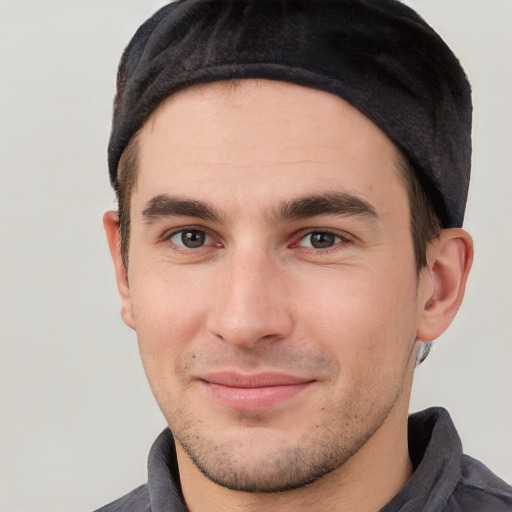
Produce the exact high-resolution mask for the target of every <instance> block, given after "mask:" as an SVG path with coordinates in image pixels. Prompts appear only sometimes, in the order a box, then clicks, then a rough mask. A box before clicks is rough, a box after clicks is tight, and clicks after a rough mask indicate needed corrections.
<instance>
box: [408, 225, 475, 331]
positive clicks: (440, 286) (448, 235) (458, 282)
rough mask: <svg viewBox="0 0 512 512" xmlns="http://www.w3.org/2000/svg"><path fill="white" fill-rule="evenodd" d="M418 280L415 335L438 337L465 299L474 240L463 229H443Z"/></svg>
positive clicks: (431, 247) (431, 248) (432, 245)
mask: <svg viewBox="0 0 512 512" xmlns="http://www.w3.org/2000/svg"><path fill="white" fill-rule="evenodd" d="M427 262H428V263H427V264H428V268H425V269H424V270H423V271H422V273H423V275H422V276H421V281H420V300H421V303H420V307H421V310H420V312H419V313H420V318H419V322H418V329H417V332H416V336H417V338H418V339H419V340H422V341H432V340H434V339H436V338H437V337H439V336H440V335H441V334H442V333H443V332H444V331H445V330H446V329H447V328H448V326H449V325H450V324H451V322H452V320H453V319H454V317H455V315H456V314H457V311H458V310H459V307H460V305H461V303H462V299H463V297H464V291H465V289H466V281H467V278H468V274H469V271H470V269H471V264H472V262H473V240H472V238H471V236H470V235H469V233H467V232H466V231H464V230H463V229H458V228H455V229H445V230H442V231H441V234H440V236H439V238H438V239H436V240H435V241H434V242H432V244H431V246H430V247H429V251H428V256H427Z"/></svg>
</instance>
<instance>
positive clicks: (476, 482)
mask: <svg viewBox="0 0 512 512" xmlns="http://www.w3.org/2000/svg"><path fill="white" fill-rule="evenodd" d="M460 469H461V476H460V479H459V481H458V482H457V485H456V487H455V489H454V491H453V493H452V495H451V496H450V499H449V502H448V510H451V509H452V508H453V510H468V511H471V510H475V511H479V512H487V511H488V512H510V511H511V510H512V487H511V486H510V485H508V484H507V483H506V482H504V481H503V480H502V479H501V478H499V477H497V476H496V475H495V474H494V473H493V472H492V471H491V470H490V469H489V468H487V467H486V466H485V465H484V464H482V463H481V462H480V461H478V460H475V459H473V458H472V457H469V456H468V455H463V456H462V457H461V468H460Z"/></svg>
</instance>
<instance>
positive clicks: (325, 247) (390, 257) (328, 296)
mask: <svg viewBox="0 0 512 512" xmlns="http://www.w3.org/2000/svg"><path fill="white" fill-rule="evenodd" d="M399 162H400V155H399V153H398V151H397V149H396V148H395V146H394V145H393V144H392V143H391V141H390V140H389V139H388V138H387V137H386V136H385V135H384V134H383V133H382V132H381V131H380V130H379V129H378V128H377V127H376V126H375V125H374V124H373V123H371V122H370V121H369V120H368V119H367V118H365V117H364V116H363V115H362V114H360V113H359V112H358V111H357V110H355V109H354V108H353V107H351V106H350V105H349V104H348V103H346V102H345V101H343V100H342V99H340V98H339V97H337V96H334V95H330V94H328V93H325V92H321V91H316V90H313V89H309V88H303V87H300V86H297V85H292V84H285V83H276V82H271V81H257V82H256V81H251V80H249V81H242V82H240V83H239V84H238V85H237V86H233V85H228V84H225V83H216V84H213V85H204V86H200V87H195V88H191V89H187V90H185V91H183V92H181V93H179V94H176V95H174V96H172V97H171V98H170V99H168V100H167V101H166V102H165V103H164V104H163V105H162V106H161V107H160V108H159V109H158V110H157V111H156V112H155V113H154V114H153V116H152V117H151V119H150V120H149V122H148V123H146V125H145V126H144V128H143V129H142V131H141V133H140V136H139V175H138V181H137V185H136V187H135V189H134V191H133V195H132V200H131V239H130V248H129V266H128V270H127V273H128V274H127V275H128V286H127V290H126V293H125V297H124V303H123V318H124V320H125V321H126V323H128V325H130V326H131V327H133V328H134V329H135V330H136V332H137V336H138V341H139V346H140V352H141V355H142V360H143V364H144V367H145V371H146V374H147V377H148V379H149V382H150V385H151V388H152V390H153V393H154V394H155V397H156V399H157V401H158V403H159V405H160V408H161V409H162V411H163V413H164V415H165V417H166V419H167V421H168V423H169V425H170V427H171V429H172V431H173V433H174V435H175V438H176V441H177V449H178V454H179V456H180V457H181V459H187V460H192V461H193V462H194V463H195V465H196V466H197V468H199V469H200V470H201V471H202V472H203V473H204V474H205V475H207V476H208V477H209V478H210V479H211V480H213V481H214V482H217V483H220V484H221V485H224V486H226V487H228V488H231V489H241V490H247V491H272V490H273V491H276V490H284V489H290V488H294V487H297V486H302V485H304V484H306V483H309V482H312V481H314V480H316V479H318V478H319V477H321V476H322V475H323V474H325V473H327V472H330V471H332V470H335V469H337V468H339V467H341V465H343V463H344V462H345V461H347V460H348V459H349V458H350V457H351V456H353V455H354V454H356V453H357V452H358V451H360V449H361V448H362V447H363V446H365V444H366V443H367V441H368V440H369V439H370V438H371V437H372V436H373V435H374V433H375V432H376V431H377V430H378V429H379V428H381V427H382V426H383V425H386V422H388V421H389V417H390V416H391V415H392V414H393V413H394V411H395V410H396V408H397V407H398V405H397V404H399V403H401V399H402V397H403V394H404V393H407V392H408V387H409V386H410V382H409V380H410V374H411V368H412V367H413V366H414V364H412V363H411V361H413V360H414V353H413V352H414V346H415V339H416V332H417V328H418V323H419V322H420V312H419V309H420V308H419V307H418V303H419V300H418V297H421V294H422V289H421V286H422V285H421V279H418V275H417V271H416V268H415V263H414V255H413V248H412V241H411V235H410V224H409V205H408V199H407V193H406V191H405V188H404V186H403V183H402V180H401V178H400V172H399V170H398V168H399V167H398V166H399ZM402 412H403V414H404V415H406V414H407V411H406V410H405V412H404V411H402Z"/></svg>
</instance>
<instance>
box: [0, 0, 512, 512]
mask: <svg viewBox="0 0 512 512" xmlns="http://www.w3.org/2000/svg"><path fill="white" fill-rule="evenodd" d="M163 3H164V2H162V1H159V0H108V1H105V0H89V1H87V2H78V1H73V0H60V1H59V0H46V1H44V2H43V1H38V0H27V1H23V2H21V1H18V0H0V76H1V79H0V322H1V327H0V335H1V340H0V341H1V359H0V379H1V386H0V407H1V409H0V410H1V416H0V422H1V423H0V429H1V430H0V512H7V511H9V512H32V511H34V512H36V511H37V512H45V511H48V512H69V511H87V510H91V509H94V508H96V507H97V506H99V505H101V504H103V503H105V502H107V501H110V500H111V499H114V498H116V497H118V496H120V495H121V494H123V493H125V492H127V491H128V490H130V489H131V488H133V487H135V486H137V485H139V484H140V483H142V482H144V481H145V478H146V473H145V462H146V456H147V451H148V449H149V446H150V444H151V442H152V440H153V439H154V437H155V436H156V435H157V434H158V432H159V431H160V430H161V429H162V428H163V427H164V426H165V423H164V421H163V419H162V417H161V416H160V413H159V411H158V409H157V407H156V405H155V403H154V400H153V397H152V396H151V393H150V391H149V388H148V385H147V384H146V381H145V377H144V375H143V371H142V368H141V365H140V363H139V357H138V352H137V346H136V340H135V336H134V335H133V333H132V332H131V331H130V330H129V329H128V328H126V327H125V326H124V325H123V324H122V322H121V320H120V317H119V302H118V298H117V292H116V289H115V281H114V274H113V270H112V268H111V263H110V260H109V256H108V251H107V245H106V242H105V240H104V236H103V232H102V226H101V215H102V212H103V211H104V210H106V209H108V208H111V207H112V206H113V204H114V202H113V194H112V192H111V190H110V188H109V184H108V179H107V166H106V158H105V154H106V144H107V138H108V133H109V128H110V127H109V123H110V119H109V118H110V112H111V101H112V96H113V92H114V76H115V71H116V66H117V61H118V59H119V56H120V54H121V51H122V49H123V47H124V45H125V44H126V43H127V42H128V39H129V37H130V36H131V35H132V33H133V32H134V31H135V29H136V28H137V27H138V25H139V24H140V23H141V22H142V21H143V20H144V19H145V18H146V17H147V16H149V15H150V14H151V13H152V12H153V11H154V10H155V9H156V8H157V7H159V6H160V5H163ZM408 3H410V4H411V5H413V6H415V7H416V8H417V9H418V10H419V11H420V12H421V13H422V14H423V15H424V16H425V18H426V19H427V20H429V22H430V23H431V24H432V25H433V26H434V27H435V28H436V29H437V30H438V31H439V33H440V34H441V35H442V36H443V37H444V38H445V40H446V41H447V42H448V44H449V45H451V46H452V48H453V49H454V50H455V52H456V53H457V54H458V55H459V57H460V58H461V60H462V62H463V65H464V66H465V68H466V71H467V73H468V75H469V76H470V78H471V80H472V84H473V89H474V103H475V119H474V159H473V163H474V165H473V178H472V190H471V194H470V199H469V204H468V212H467V217H466V227H467V229H468V230H470V232H472V234H473V235H474V238H475V243H476V260H475V265H474V269H473V273H472V276H471V278H470V281H469V285H468V290H467V295H466V300H465V303H464V305H463V307H462V310H461V312H460V313H459V316H458V317H457V319H456V321H455V322H454V324H453V325H452V327H451V328H450V329H449V331H448V332H447V333H446V335H444V336H443V337H442V338H441V339H440V340H439V342H438V343H437V344H436V346H435V347H434V350H433V353H432V354H431V356H430V358H429V359H428V360H427V362H426V363H425V364H424V365H423V366H422V367H420V368H419V369H418V370H417V377H416V384H415V389H414V392H413V395H414V398H413V403H412V406H411V410H416V409H419V408H424V407H427V406H430V405H444V406H446V407H447V408H448V409H449V410H450V411H451V413H452V416H453V417H454V420H455V422H456V425H457V426H458V428H459V431H460V434H461V436H462V438H463V441H464V445H465V449H466V451H467V452H468V453H470V454H472V455H473V456H476V457H478V458H481V459H482V460H484V461H485V462H486V463H487V464H488V465H489V466H490V467H491V468H493V469H494V470H495V471H496V472H497V473H498V474H500V475H501V476H503V477H504V478H505V479H508V480H509V481H511V480H512V399H511V392H512V376H511V375H512V372H511V369H512V343H511V341H512V340H511V334H510V333H511V331H512V321H511V318H512V271H511V268H510V265H511V261H512V236H511V234H512V229H511V228H512V201H511V192H512V172H511V168H510V165H511V162H512V153H511V147H512V145H511V142H512V141H511V134H512V130H511V126H512V101H511V91H512V69H511V62H512V35H511V34H512V32H511V30H510V27H511V26H512V23H511V22H512V1H511V0H489V1H486V2H483V1H482V0H414V1H413V0H410V1H409V2H408Z"/></svg>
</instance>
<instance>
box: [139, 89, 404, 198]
mask: <svg viewBox="0 0 512 512" xmlns="http://www.w3.org/2000/svg"><path fill="white" fill-rule="evenodd" d="M138 143H139V155H138V163H139V166H138V167H139V176H138V180H137V181H138V186H137V189H138V191H140V193H141V194H142V195H144V196H145V197H146V198H150V197H152V196H155V195H158V194H161V193H170V192H172V193H174V194H176V193H185V192H187V194H188V193H189V192H190V190H194V193H196V194H199V195H209V196H212V194H213V192H215V194H220V193H221V191H222V190H224V191H225V192H227V193H229V194H232V195H235V196H236V197H237V198H239V199H240V200H242V199H245V200H247V201H250V200H251V198H253V197H255V196H257V197H260V196H261V194H267V195H268V194H271V195H272V196H275V197H276V198H277V199H287V197H286V196H287V195H290V194H297V195H301V194H302V195H304V194H307V193H310V192H330V191H331V190H332V189H335V190H339V189H342V190H348V191H355V192H357V193H358V194H359V195H362V196H363V197H364V196H372V195H374V196H379V195H380V196H381V197H382V198H383V199H385V198H386V196H387V195H389V194H391V195H393V193H396V190H391V189H393V187H391V188H390V186H389V185H390V184H391V185H394V186H395V188H396V186H397V185H399V186H400V188H403V186H402V182H401V179H400V171H399V168H400V162H401V161H402V157H401V154H400V152H399V151H398V149H397V148H396V146H395V145H394V144H393V143H392V141H391V140H390V139H389V138H388V137H387V136H386V135H385V134H384V133H383V132H382V131H381V130H380V129H379V128H378V127H377V126H376V125H375V124H374V123H372V122H371V121H370V120H369V119H368V118H366V117H365V116H364V115H362V114H361V113H360V112H359V111H358V110H357V109H355V108H354V107H353V106H352V105H350V104H349V103H347V102H346V101H344V100H343V99H341V98H340V97H338V96H335V95H333V94H329V93H326V92H324V91H319V90H315V89H311V88H308V87H302V86H299V85H295V84H290V83H285V82H275V81H270V80H239V81H235V82H216V83H212V84H202V85H198V86H194V87H190V88H188V89H185V90H183V91H181V92H179V93H177V94H175V95H173V96H171V97H170V98H168V99H167V100H166V101H165V102H164V103H162V104H161V105H160V107H159V108H158V109H157V110H156V111H155V112H154V113H153V115H152V116H151V118H150V119H149V121H148V122H147V123H146V124H145V125H144V127H143V128H142V130H141V132H140V134H139V137H138ZM171 188H172V190H170V189H171ZM166 189H169V190H166ZM279 196H282V197H279Z"/></svg>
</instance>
